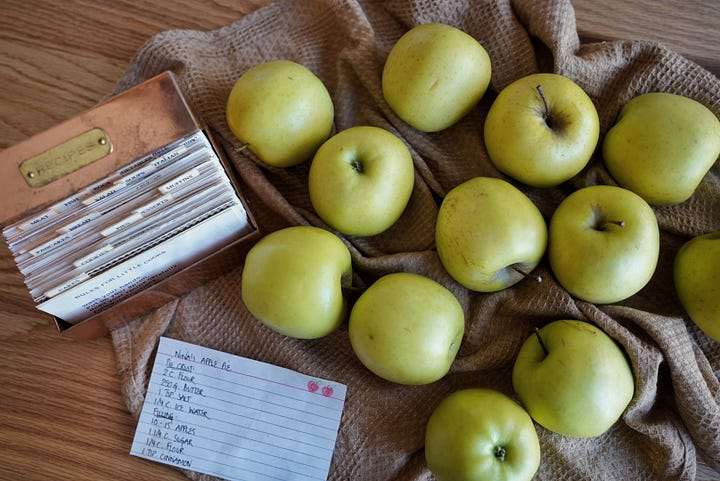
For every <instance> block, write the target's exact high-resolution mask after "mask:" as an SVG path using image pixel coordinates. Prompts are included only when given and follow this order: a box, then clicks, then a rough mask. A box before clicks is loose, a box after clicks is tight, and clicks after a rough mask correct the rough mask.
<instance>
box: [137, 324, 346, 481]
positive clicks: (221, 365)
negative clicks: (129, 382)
mask: <svg viewBox="0 0 720 481" xmlns="http://www.w3.org/2000/svg"><path fill="white" fill-rule="evenodd" d="M346 392H347V387H346V386H345V385H343V384H340V383H336V382H332V381H328V380H325V379H318V378H316V377H312V376H308V375H305V374H301V373H299V372H296V371H293V370H290V369H286V368H282V367H279V366H275V365H272V364H267V363H263V362H259V361H255V360H252V359H247V358H243V357H239V356H234V355H231V354H227V353H224V352H221V351H216V350H212V349H208V348H205V347H201V346H197V345H194V344H190V343H186V342H183V341H178V340H174V339H170V338H166V337H162V338H161V339H160V343H159V346H158V352H157V355H156V358H155V362H154V365H153V370H152V374H151V376H150V382H149V385H148V390H147V394H146V396H145V401H144V404H143V408H142V411H141V414H140V419H139V421H138V425H137V429H136V431H135V438H134V440H133V444H132V448H131V450H130V454H132V455H135V456H139V457H142V458H146V459H150V460H153V461H157V462H160V463H164V464H169V465H172V466H176V467H180V468H183V469H187V470H190V471H197V472H201V473H205V474H209V475H212V476H218V477H221V478H225V479H228V480H230V481H236V480H237V481H240V480H243V481H251V480H252V481H255V480H257V481H278V480H282V481H296V480H297V481H312V480H322V481H325V480H327V477H328V473H329V470H330V462H331V460H332V454H333V450H334V447H335V440H336V438H337V433H338V429H339V426H340V419H341V417H342V411H343V406H344V403H345V395H346Z"/></svg>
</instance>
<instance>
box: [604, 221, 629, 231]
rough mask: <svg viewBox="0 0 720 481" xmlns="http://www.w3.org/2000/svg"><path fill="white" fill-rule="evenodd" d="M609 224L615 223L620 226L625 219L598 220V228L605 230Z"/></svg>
mask: <svg viewBox="0 0 720 481" xmlns="http://www.w3.org/2000/svg"><path fill="white" fill-rule="evenodd" d="M609 225H617V226H620V227H625V221H624V220H603V221H602V222H600V225H598V230H607V227H608V226H609Z"/></svg>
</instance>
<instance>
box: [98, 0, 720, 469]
mask: <svg viewBox="0 0 720 481" xmlns="http://www.w3.org/2000/svg"><path fill="white" fill-rule="evenodd" d="M432 21H440V22H444V23H448V24H451V25H454V26H457V27H459V28H461V29H463V30H464V31H466V32H468V33H469V34H471V35H472V36H474V37H475V38H477V39H478V40H479V41H480V42H481V43H482V44H483V45H484V46H485V48H486V49H487V50H488V52H489V54H490V56H491V59H492V63H493V75H492V81H491V85H490V90H489V91H488V93H487V94H486V96H485V98H484V99H483V100H482V101H481V103H480V104H479V105H478V106H477V108H475V109H474V110H473V111H472V112H471V113H470V114H469V115H468V116H467V117H466V118H464V119H463V120H462V121H461V122H459V123H458V124H456V125H455V126H453V127H451V128H449V129H447V130H445V131H442V132H439V133H434V134H424V133H420V132H418V131H416V130H414V129H413V128H411V127H409V126H408V125H406V124H405V123H404V122H402V121H401V120H399V119H398V118H397V117H396V116H395V115H394V114H393V112H392V111H391V110H390V109H389V107H388V105H387V104H386V103H385V101H384V100H383V97H382V92H381V87H380V78H381V72H382V67H383V63H384V59H385V58H386V56H387V54H388V52H389V50H390V48H391V47H392V45H393V44H394V42H395V41H396V40H397V39H398V38H399V37H400V35H402V34H403V33H404V32H405V31H407V30H408V29H409V28H411V27H413V26H415V25H418V24H422V23H427V22H432ZM278 58H285V59H290V60H294V61H296V62H299V63H301V64H303V65H305V66H307V67H309V68H310V69H311V70H313V71H314V72H315V73H316V74H317V75H318V76H319V77H320V78H321V79H322V80H323V82H324V83H325V85H326V86H327V87H328V90H329V92H330V94H331V96H332V99H333V101H334V105H335V109H336V111H335V114H336V116H335V130H336V131H340V130H343V129H346V128H349V127H352V126H355V125H376V126H379V127H383V128H386V129H388V130H390V131H391V132H393V133H395V134H397V135H398V136H400V137H401V138H402V139H404V141H405V142H406V143H407V145H408V146H409V147H410V150H411V153H412V155H413V159H414V162H415V167H416V177H415V188H414V192H413V195H412V198H411V201H410V203H409V205H408V207H407V209H406V211H405V213H404V214H403V216H402V217H401V218H400V220H399V221H398V222H397V223H396V224H395V225H394V226H393V227H391V228H390V229H389V230H388V231H386V232H385V233H383V234H380V235H378V236H374V237H368V238H360V237H342V238H343V240H344V241H345V242H346V244H347V246H348V247H349V249H350V251H351V254H352V258H353V264H354V269H355V275H354V282H355V284H356V285H358V286H366V285H369V284H370V283H372V282H373V281H374V280H375V279H377V278H378V277H379V276H381V275H383V274H387V273H391V272H398V271H406V272H416V273H420V274H423V275H426V276H428V277H430V278H433V279H435V280H437V281H438V282H440V283H442V284H443V285H445V286H447V287H448V288H449V289H450V290H451V291H452V292H453V293H455V294H456V296H457V297H458V299H459V300H460V301H461V304H462V305H463V308H464V309H465V314H466V322H467V326H466V336H465V338H464V341H463V344H462V346H461V349H460V352H459V355H458V358H457V360H456V361H455V363H454V364H453V366H452V368H451V371H450V373H449V374H448V375H447V376H446V377H444V378H443V379H441V380H440V381H437V382H435V383H433V384H431V385H427V386H417V387H410V386H402V385H398V384H393V383H390V382H387V381H384V380H382V379H379V378H378V377H376V376H374V375H372V374H371V373H370V372H368V371H367V370H366V369H365V368H364V367H363V366H362V365H361V364H360V362H359V361H358V360H357V359H356V358H355V356H354V354H353V352H352V349H351V346H350V342H349V339H348V336H347V325H343V326H341V327H340V329H338V330H337V331H336V332H334V333H333V334H331V335H329V336H327V337H325V338H322V339H317V340H311V341H307V340H295V339H290V338H287V337H283V336H281V335H279V334H276V333H274V332H272V331H270V330H268V329H267V328H265V327H264V326H262V325H261V324H260V323H259V322H258V321H257V320H255V319H254V318H253V317H252V316H251V315H250V314H249V313H248V312H247V310H246V309H245V307H244V305H243V303H242V300H241V293H240V276H241V272H242V271H241V269H242V266H238V267H237V269H235V270H233V271H232V272H231V273H230V274H228V275H226V276H225V277H222V278H219V279H217V280H215V281H213V282H211V283H209V284H206V285H205V286H203V287H201V288H198V289H196V290H194V291H192V292H191V293H189V294H188V295H186V296H185V297H183V298H181V299H179V300H177V301H176V302H173V303H171V304H168V305H166V306H164V307H162V308H161V309H159V310H157V311H156V312H153V313H151V314H149V315H147V316H145V317H144V318H142V319H137V320H136V321H134V322H133V323H131V324H129V325H127V326H126V327H123V328H120V329H118V330H116V331H114V332H113V333H112V337H113V342H114V346H115V349H116V354H117V361H118V366H119V371H120V376H121V382H122V388H123V393H124V395H125V397H126V402H127V406H128V409H129V411H130V412H131V413H132V414H133V415H134V416H138V415H139V412H140V408H141V406H142V401H143V398H144V394H145V389H146V387H147V382H148V379H149V371H150V367H151V363H152V360H153V355H154V350H155V348H156V346H157V342H158V339H159V337H160V336H161V335H166V336H170V337H174V338H178V339H182V340H186V341H189V342H194V343H197V344H200V345H203V346H207V347H210V348H213V349H219V350H223V351H227V352H230V353H233V354H238V355H242V356H247V357H250V358H254V359H258V360H261V361H266V362H270V363H274V364H277V365H280V366H284V367H288V368H291V369H295V370H298V371H301V372H305V373H309V374H312V375H314V376H318V377H323V378H328V379H333V380H336V381H338V382H342V383H344V384H347V385H348V397H347V402H346V405H345V411H344V414H343V418H342V423H341V426H340V431H339V436H338V441H337V444H336V448H335V453H334V457H333V463H332V467H331V472H330V479H331V480H334V481H340V480H348V479H357V480H374V481H386V480H387V481H389V480H396V481H411V480H412V481H419V480H431V479H433V477H432V475H431V474H430V472H429V471H428V470H427V467H426V465H425V461H424V455H423V437H424V429H425V423H426V422H427V419H428V417H429V415H430V413H431V412H432V410H433V409H434V407H435V406H436V405H437V403H438V402H439V401H440V400H441V399H442V398H443V397H444V396H446V395H447V394H449V393H450V392H453V391H455V390H457V389H460V388H465V387H472V386H482V387H491V388H494V389H497V390H500V391H502V392H504V393H506V394H508V395H511V396H512V395H513V391H512V384H511V371H512V365H513V361H514V359H515V356H516V355H517V352H518V351H519V348H520V346H521V344H522V342H523V341H524V340H525V339H526V338H527V336H529V335H530V333H531V332H532V330H533V328H534V327H535V326H540V325H543V324H545V323H547V322H550V321H552V320H556V319H560V318H573V319H581V320H586V321H590V322H593V323H595V324H596V325H598V326H599V327H601V328H602V329H604V330H605V332H607V333H608V334H609V335H610V336H612V337H613V338H614V339H616V340H617V341H618V342H619V343H620V344H621V345H622V346H623V347H624V348H625V350H626V352H627V354H628V356H629V358H630V360H631V362H632V367H633V371H634V374H635V379H636V392H635V396H634V398H633V400H632V402H631V404H630V406H629V407H628V409H627V410H626V412H625V414H624V415H623V417H622V418H621V419H620V421H618V423H616V424H615V426H613V428H612V429H610V430H609V431H608V432H607V433H605V434H603V435H601V436H599V437H596V438H592V439H575V438H569V437H565V436H560V435H556V434H553V433H551V432H549V431H547V430H545V429H543V428H542V427H540V426H537V430H538V435H539V438H540V442H541V449H542V461H541V465H540V468H539V471H538V473H537V475H536V479H538V480H552V481H558V480H573V481H577V480H592V481H602V480H627V479H632V480H635V481H641V480H653V481H657V480H692V479H694V477H695V473H696V468H697V465H696V455H697V454H698V452H699V453H700V454H701V455H703V457H704V458H706V459H707V461H708V462H709V463H710V464H711V465H712V466H713V467H714V468H715V469H718V470H720V406H719V403H720V382H719V380H718V372H720V347H718V343H716V342H714V341H712V340H710V339H709V338H708V337H706V336H705V335H704V334H702V333H701V332H699V330H698V329H697V328H696V327H695V326H694V325H693V324H692V323H691V322H690V321H689V320H688V319H687V318H686V317H683V315H684V314H683V310H682V307H681V306H680V304H679V301H678V300H677V297H676V296H675V293H674V289H673V283H672V262H673V259H674V256H675V253H676V252H677V249H678V248H679V247H680V245H682V243H683V242H685V241H686V240H687V239H689V238H690V237H691V236H694V235H698V234H701V233H706V232H710V231H713V230H720V165H719V164H718V163H716V164H715V166H714V167H713V168H712V170H711V171H710V173H709V174H708V175H707V176H706V178H705V180H704V181H703V183H702V184H701V186H700V187H699V189H698V190H697V191H696V193H695V195H694V196H693V197H692V198H691V199H690V200H689V201H687V202H685V203H683V204H680V205H677V206H672V207H662V208H656V209H655V211H656V213H657V217H658V221H659V224H660V227H661V243H662V244H661V253H660V260H659V264H658V268H657V271H656V273H655V275H654V277H653V279H652V280H651V281H650V283H649V284H648V286H647V287H646V288H645V289H643V290H642V291H641V292H640V293H638V294H636V295H635V296H633V297H632V298H630V299H629V300H627V301H625V302H623V303H620V304H615V305H602V306H600V305H593V304H590V303H587V302H580V301H578V300H576V299H574V298H572V297H571V296H570V295H569V294H567V292H565V291H564V290H563V289H562V288H561V287H560V286H559V285H558V284H557V283H556V282H555V281H554V279H553V276H552V274H551V272H550V270H549V267H548V265H547V261H543V263H541V265H540V266H539V267H538V273H539V274H540V275H541V276H542V277H543V279H544V281H543V282H542V283H541V284H536V283H532V282H521V283H519V284H517V285H516V286H514V287H512V288H509V289H506V290H504V291H501V292H497V293H492V294H481V293H474V292H470V291H468V290H466V289H464V288H462V287H461V286H460V285H458V284H457V283H455V282H454V281H453V280H452V279H451V278H450V277H449V276H448V274H447V273H446V272H445V271H444V270H443V268H442V266H441V264H440V262H439V259H438V257H437V253H436V252H435V250H434V225H435V218H436V215H437V211H438V207H439V200H438V199H441V198H442V197H443V196H444V195H445V193H446V192H447V191H449V190H450V189H451V188H453V187H454V186H456V185H458V184H459V183H461V182H463V181H465V180H467V179H470V178H471V177H474V176H479V175H488V176H496V177H503V176H502V174H500V173H499V171H497V170H496V169H495V167H494V166H493V165H492V164H491V163H490V162H489V160H488V157H487V153H486V151H485V149H484V145H483V139H482V126H483V119H484V118H485V115H486V113H487V111H488V109H489V107H490V105H491V103H492V100H493V99H494V97H495V95H496V94H497V93H498V92H499V90H500V89H502V88H503V87H504V86H506V85H507V84H509V83H510V82H512V81H513V80H515V79H517V78H519V77H521V76H524V75H527V74H530V73H533V72H537V71H554V72H556V73H561V74H564V75H566V76H568V77H570V78H572V79H574V80H575V81H576V82H577V83H578V84H579V85H580V86H582V87H583V88H584V89H585V90H586V91H587V92H588V94H589V95H590V96H591V97H592V99H593V100H594V102H595V104H596V106H597V108H598V111H599V115H600V121H601V135H602V134H603V133H604V132H606V131H607V129H608V128H609V127H610V126H611V125H612V122H613V120H614V118H615V116H616V114H617V112H618V111H619V109H620V107H621V106H622V105H623V104H624V103H625V102H627V101H628V100H629V99H631V98H632V97H634V96H636V95H638V94H641V93H645V92H650V91H666V92H673V93H678V94H682V95H685V96H688V97H691V98H694V99H697V100H699V101H700V102H702V103H703V104H704V105H706V106H708V107H709V108H710V109H711V110H713V112H714V113H715V114H716V115H718V116H720V80H719V79H718V78H717V77H715V76H714V75H712V74H711V73H709V72H707V71H705V70H704V69H702V68H700V67H699V66H697V65H695V64H693V63H692V62H690V61H688V60H687V59H685V58H683V57H681V56H679V55H677V54H676V53H674V52H673V51H671V50H669V49H667V48H665V47H663V46H661V45H657V44H654V43H648V42H639V41H632V40H628V41H618V42H604V43H593V44H582V43H581V42H580V41H579V39H578V36H577V31H576V25H575V15H574V11H573V9H572V6H571V4H570V3H569V2H568V1H562V0H555V1H546V2H536V1H533V0H514V1H509V0H497V1H472V2H470V1H461V0H454V1H442V2H440V1H434V2H433V1H424V0H416V1H410V0H398V1H388V2H371V1H367V2H363V1H344V2H335V1H330V0H313V1H309V2H293V1H278V2H276V3H273V4H270V5H269V6H267V7H265V8H262V9H260V10H258V11H256V12H255V13H253V14H251V15H249V16H247V17H245V18H242V19H239V20H238V21H237V22H235V23H233V24H231V25H228V26H227V27H224V28H221V29H219V30H216V31H211V32H198V31H189V30H173V31H167V32H163V33H161V34H158V35H157V36H155V37H153V38H151V39H149V41H148V42H147V43H146V44H145V45H144V46H143V47H142V48H141V49H140V50H139V51H138V53H137V56H136V57H135V58H134V60H133V61H132V63H131V65H130V67H129V69H128V71H127V72H126V75H125V76H124V77H123V78H122V79H121V81H120V82H119V84H118V85H117V88H116V89H115V92H114V93H116V92H119V91H122V90H124V89H126V88H129V87H131V86H132V85H135V84H137V83H139V82H141V81H143V80H146V79H148V78H151V77H152V76H154V75H156V74H158V73H161V72H162V71H164V70H171V71H173V72H174V73H175V74H176V76H177V78H178V80H179V83H180V86H181V88H182V90H183V91H184V93H185V94H186V96H187V98H188V100H189V102H190V104H191V106H192V108H193V110H194V111H195V112H196V113H197V114H198V115H199V116H200V117H202V119H204V121H205V122H206V123H207V124H208V125H209V127H210V129H211V130H212V131H213V133H214V134H215V135H216V136H217V138H218V139H219V141H220V144H221V145H222V147H223V148H224V149H225V150H226V151H227V153H228V157H229V158H230V159H231V162H232V163H233V166H234V168H235V170H236V173H237V175H238V177H239V179H240V182H241V184H242V186H243V188H244V189H245V193H246V194H247V197H248V199H249V201H250V202H251V205H252V209H253V211H254V213H255V214H256V216H257V219H258V221H259V224H260V226H261V228H262V230H263V231H264V232H266V233H267V232H270V231H273V230H276V229H278V228H281V227H285V226H289V225H296V224H306V225H315V226H320V227H327V226H325V225H324V224H323V222H322V221H321V220H320V219H319V218H318V217H317V215H316V214H315V213H314V212H313V210H312V206H311V204H310V200H309V195H308V189H307V174H308V169H309V163H307V162H306V163H304V164H301V165H298V166H295V167H291V168H287V169H277V168H271V167H267V166H264V165H262V164H261V163H260V162H258V161H257V160H256V159H254V158H252V157H251V156H250V154H247V153H239V152H237V151H236V149H237V148H238V147H239V142H238V141H237V140H236V139H235V138H234V137H233V135H232V134H231V132H230V130H229V128H228V127H227V124H226V122H225V102H226V99H227V96H228V94H229V92H230V89H231V87H232V85H233V84H234V82H235V80H236V79H237V78H238V77H239V75H240V74H242V73H243V72H244V71H245V70H247V69H248V68H250V67H252V66H254V65H257V64H259V63H261V62H264V61H267V60H272V59H278ZM613 183H614V181H613V179H612V178H611V177H610V175H609V174H608V172H607V171H606V169H605V168H604V165H603V163H602V159H601V158H600V156H599V154H598V153H596V155H595V156H594V157H593V159H592V160H591V162H590V164H589V165H588V167H587V168H586V169H585V170H584V171H583V172H582V173H581V174H579V175H578V176H576V177H575V178H573V179H572V180H571V181H569V182H567V183H565V184H563V185H562V186H560V187H557V188H551V189H534V188H527V187H523V186H520V188H521V189H522V190H523V191H524V192H525V193H526V194H527V195H528V196H529V197H530V198H531V199H532V200H533V201H534V202H535V203H536V205H537V206H538V207H539V208H540V210H541V212H542V213H543V215H544V216H545V218H546V219H547V220H549V219H550V216H551V215H552V213H553V211H554V209H555V207H556V206H557V205H558V203H559V202H560V201H561V200H562V199H564V198H565V197H566V196H567V195H568V194H569V193H570V192H572V191H573V190H574V189H577V188H579V187H582V186H585V185H591V184H613ZM186 474H187V475H188V476H189V477H190V478H192V479H196V480H210V479H213V478H211V477H209V476H206V475H200V474H197V473H192V472H187V473H186Z"/></svg>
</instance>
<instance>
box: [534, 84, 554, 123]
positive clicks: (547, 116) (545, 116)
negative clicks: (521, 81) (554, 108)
mask: <svg viewBox="0 0 720 481" xmlns="http://www.w3.org/2000/svg"><path fill="white" fill-rule="evenodd" d="M535 88H536V89H537V91H538V93H539V94H540V98H541V99H542V102H543V106H544V107H545V112H544V114H543V119H544V120H545V123H546V124H547V125H548V127H551V128H552V126H551V125H550V106H549V105H548V103H547V99H546V98H545V92H543V88H542V85H538V86H537V87H535Z"/></svg>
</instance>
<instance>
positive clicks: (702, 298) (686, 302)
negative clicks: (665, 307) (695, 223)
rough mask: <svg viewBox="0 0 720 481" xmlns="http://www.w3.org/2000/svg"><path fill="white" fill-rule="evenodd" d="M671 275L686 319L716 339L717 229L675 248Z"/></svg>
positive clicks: (719, 307)
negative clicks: (688, 317) (685, 313)
mask: <svg viewBox="0 0 720 481" xmlns="http://www.w3.org/2000/svg"><path fill="white" fill-rule="evenodd" d="M674 278H675V290H676V292H677V295H678V298H679V299H680V302H681V303H682V305H683V307H684V308H685V311H687V313H688V315H689V316H690V319H691V320H692V321H693V322H694V323H695V324H697V326H698V327H699V328H700V329H702V331H703V332H705V334H707V335H708V336H710V337H711V338H713V339H715V340H716V341H718V342H720V231H717V232H713V233H711V234H705V235H701V236H697V237H693V238H692V239H690V240H689V241H687V242H686V243H685V244H684V245H683V246H682V247H681V248H680V250H678V252H677V254H676V255H675V265H674Z"/></svg>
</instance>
